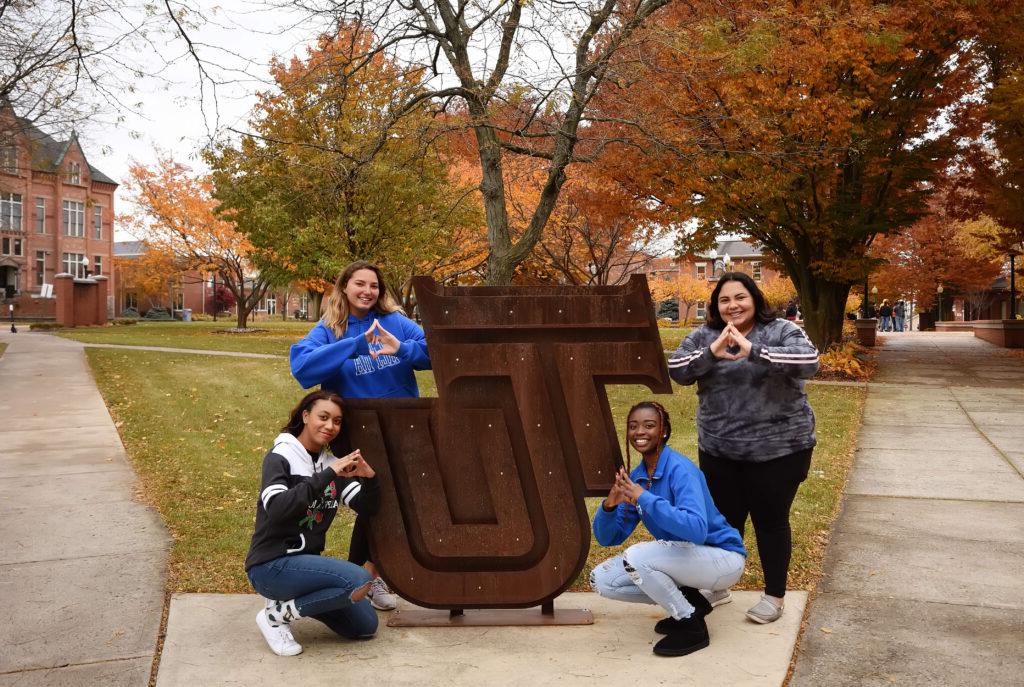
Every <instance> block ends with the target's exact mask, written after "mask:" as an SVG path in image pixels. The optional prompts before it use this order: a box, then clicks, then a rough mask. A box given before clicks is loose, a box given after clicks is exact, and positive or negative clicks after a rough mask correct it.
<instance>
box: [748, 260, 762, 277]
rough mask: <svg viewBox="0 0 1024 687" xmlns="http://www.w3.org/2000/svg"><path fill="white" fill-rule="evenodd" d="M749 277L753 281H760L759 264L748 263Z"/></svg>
mask: <svg viewBox="0 0 1024 687" xmlns="http://www.w3.org/2000/svg"><path fill="white" fill-rule="evenodd" d="M750 271H751V275H750V276H752V277H753V278H754V281H761V263H759V262H757V261H755V262H752V263H750Z"/></svg>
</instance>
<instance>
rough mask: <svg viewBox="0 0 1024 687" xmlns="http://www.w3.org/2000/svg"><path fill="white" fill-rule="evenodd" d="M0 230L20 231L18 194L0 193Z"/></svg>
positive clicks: (19, 197) (19, 195) (19, 199)
mask: <svg viewBox="0 0 1024 687" xmlns="http://www.w3.org/2000/svg"><path fill="white" fill-rule="evenodd" d="M0 229H7V230H8V231H21V194H20V193H0Z"/></svg>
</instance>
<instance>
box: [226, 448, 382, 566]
mask: <svg viewBox="0 0 1024 687" xmlns="http://www.w3.org/2000/svg"><path fill="white" fill-rule="evenodd" d="M334 459H335V456H334V454H333V453H331V449H330V448H329V447H327V446H325V447H324V448H323V450H322V451H321V452H320V455H319V456H315V457H314V456H313V455H311V454H310V453H309V451H307V450H306V448H305V447H304V446H303V445H302V444H301V443H299V440H298V439H297V438H295V437H294V436H292V435H291V434H288V433H287V432H285V433H282V434H279V435H278V436H277V438H276V439H275V440H274V446H273V447H272V448H271V449H270V451H269V452H268V453H267V455H266V456H264V458H263V481H262V483H261V485H260V496H259V498H258V499H257V501H256V529H255V531H254V532H253V535H252V543H251V544H250V545H249V554H248V555H247V556H246V557H245V569H246V570H248V569H249V568H251V567H252V566H254V565H259V564H260V563H266V562H267V561H272V560H274V559H275V558H280V557H281V556H289V555H293V554H300V553H308V554H316V555H319V554H320V552H322V551H323V550H324V542H325V539H326V536H327V528H329V527H330V526H331V522H332V521H333V520H334V516H335V514H336V513H337V511H338V506H339V505H343V506H348V507H349V508H351V509H352V510H354V511H356V512H357V513H360V514H366V515H372V514H373V513H374V512H376V510H377V506H378V503H379V499H380V487H379V483H378V481H377V478H376V477H371V478H369V479H367V478H364V477H359V478H350V477H340V476H338V475H336V474H335V472H334V470H332V469H331V468H329V467H327V466H328V464H330V463H331V462H332V461H333V460H334Z"/></svg>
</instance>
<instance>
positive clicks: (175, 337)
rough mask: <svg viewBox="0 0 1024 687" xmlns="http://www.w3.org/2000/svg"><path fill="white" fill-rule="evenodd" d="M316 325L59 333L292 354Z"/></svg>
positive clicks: (263, 323) (159, 326) (228, 323)
mask: <svg viewBox="0 0 1024 687" xmlns="http://www.w3.org/2000/svg"><path fill="white" fill-rule="evenodd" d="M315 324H316V323H315V322H303V321H298V320H288V321H287V322H283V321H281V320H278V319H268V320H264V319H260V320H258V321H256V322H253V321H252V320H250V321H249V326H250V327H251V328H252V329H257V330H266V331H254V332H248V333H242V334H240V333H236V332H231V331H229V330H230V329H232V328H233V327H234V326H235V321H234V319H232V318H227V319H221V320H219V321H217V322H159V321H157V322H147V321H145V320H140V321H139V322H138V323H137V324H134V325H128V326H124V325H111V326H107V327H79V328H76V329H64V330H59V331H57V332H55V334H57V335H58V336H63V337H64V338H66V339H74V340H75V341H81V342H83V343H103V344H122V345H131V346H163V347H170V348H192V349H197V350H203V351H239V352H242V353H271V354H276V355H288V349H289V348H290V347H291V345H292V344H293V343H295V342H296V341H298V340H299V339H301V338H302V337H303V336H305V335H306V333H307V332H308V331H309V330H310V329H312V328H313V326H314V325H315Z"/></svg>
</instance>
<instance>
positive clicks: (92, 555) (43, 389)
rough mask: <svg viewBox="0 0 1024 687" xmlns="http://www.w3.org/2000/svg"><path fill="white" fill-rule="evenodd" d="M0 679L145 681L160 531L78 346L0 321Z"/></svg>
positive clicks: (158, 589) (156, 610) (159, 605)
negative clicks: (3, 346)
mask: <svg viewBox="0 0 1024 687" xmlns="http://www.w3.org/2000/svg"><path fill="white" fill-rule="evenodd" d="M0 341H3V342H5V343H7V344H8V348H7V351H6V353H4V355H3V356H2V357H0V417H2V418H3V425H2V427H3V429H2V435H0V436H2V445H3V451H2V453H0V542H2V543H3V546H2V548H0V605H2V607H3V609H4V613H3V615H2V616H0V617H2V620H3V622H2V623H0V686H6V685H19V686H24V685H32V686H35V685H47V686H52V685H114V686H120V685H125V686H127V685H132V686H135V685H138V686H144V685H147V684H148V683H149V676H150V671H151V666H152V663H153V655H154V652H155V649H156V641H157V633H158V631H159V627H160V618H161V613H162V611H163V602H164V592H163V589H164V579H165V568H166V557H167V548H168V545H169V538H168V535H167V532H166V530H165V529H164V527H163V525H162V523H161V522H160V519H159V517H158V516H157V514H156V513H155V512H154V511H152V510H151V509H150V508H148V507H146V506H144V505H142V504H141V503H139V502H138V501H136V500H135V498H134V496H133V494H134V485H135V475H134V473H133V472H132V469H131V467H130V466H129V465H128V463H127V460H126V457H125V453H124V448H123V446H122V444H121V440H120V437H119V436H118V434H117V431H116V429H115V428H114V423H113V422H112V421H111V419H110V415H109V413H108V412H107V409H106V406H105V405H104V403H103V400H102V398H101V397H100V394H99V392H98V391H97V389H96V385H95V383H94V382H93V379H92V377H91V375H90V373H89V370H88V366H87V365H86V362H85V357H84V355H83V353H82V345H81V344H79V343H76V342H73V341H67V340H65V339H60V338H57V337H53V336H49V335H45V334H31V333H28V332H22V333H19V334H11V333H9V332H0Z"/></svg>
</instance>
